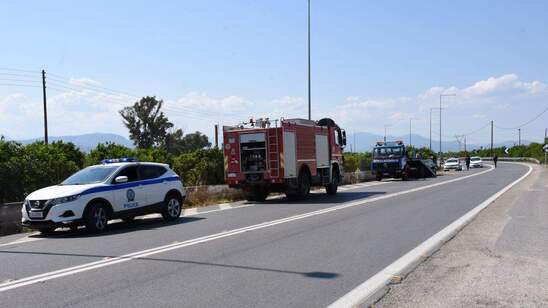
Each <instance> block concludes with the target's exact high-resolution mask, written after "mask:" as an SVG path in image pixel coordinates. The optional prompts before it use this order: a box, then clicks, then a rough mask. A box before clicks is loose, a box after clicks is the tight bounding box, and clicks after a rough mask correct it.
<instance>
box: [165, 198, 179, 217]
mask: <svg viewBox="0 0 548 308" xmlns="http://www.w3.org/2000/svg"><path fill="white" fill-rule="evenodd" d="M164 203H165V204H164V209H163V210H162V217H163V218H164V220H167V221H173V220H176V219H178V218H179V216H181V210H182V204H181V203H182V202H181V200H180V198H179V197H177V196H176V195H169V196H167V198H166V200H165V201H164Z"/></svg>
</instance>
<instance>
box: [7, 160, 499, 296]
mask: <svg viewBox="0 0 548 308" xmlns="http://www.w3.org/2000/svg"><path fill="white" fill-rule="evenodd" d="M490 171H493V168H490V169H488V170H485V171H482V172H479V173H475V174H471V175H468V176H463V177H458V178H455V179H451V180H447V181H443V182H438V183H433V184H430V185H426V186H421V187H416V188H412V189H408V190H405V191H400V192H395V193H391V194H387V195H382V196H378V197H373V198H370V199H368V198H363V199H360V200H355V201H351V202H347V203H343V204H341V205H338V206H333V207H329V208H325V209H321V210H316V211H312V212H308V213H303V214H298V215H293V216H289V217H286V218H281V219H276V220H272V221H268V222H264V223H260V224H256V225H251V226H248V227H243V228H238V229H233V230H229V231H224V232H220V233H216V234H212V235H206V236H203V237H199V238H195V239H191V240H186V241H183V242H181V243H175V244H169V245H164V246H159V247H155V248H151V249H147V250H142V251H137V252H133V253H130V254H126V255H122V256H119V257H114V258H112V259H109V260H100V261H95V262H90V263H85V264H81V265H77V266H73V267H69V268H65V269H60V270H56V271H52V272H47V273H43V274H39V275H34V276H30V277H25V278H21V279H18V280H14V281H12V282H7V283H0V292H5V291H8V290H12V289H16V288H20V287H23V286H27V285H31V284H35V283H41V282H45V281H48V280H52V279H56V278H60V277H65V276H69V275H74V274H77V273H81V272H86V271H90V270H93V269H98V268H102V267H106V266H110V265H114V264H119V263H123V262H127V261H131V260H137V259H139V258H144V257H148V256H151V255H155V254H159V253H163V252H166V251H171V250H175V249H180V248H183V247H188V246H193V245H196V244H200V243H205V242H209V241H213V240H217V239H221V238H226V237H230V236H234V235H238V234H242V233H244V232H249V231H254V230H260V229H264V228H269V227H272V226H276V225H279V224H283V223H288V222H292V221H297V220H301V219H305V218H308V217H312V216H317V215H323V214H327V213H331V212H334V211H338V210H342V209H347V208H351V207H355V206H359V205H364V204H368V203H372V202H376V201H379V200H385V199H388V198H393V197H396V196H401V195H404V194H409V193H413V192H417V191H421V190H425V189H429V188H432V187H437V186H441V185H445V184H449V183H453V182H457V181H462V180H464V179H467V178H470V177H474V176H478V175H481V174H484V173H487V172H490Z"/></svg>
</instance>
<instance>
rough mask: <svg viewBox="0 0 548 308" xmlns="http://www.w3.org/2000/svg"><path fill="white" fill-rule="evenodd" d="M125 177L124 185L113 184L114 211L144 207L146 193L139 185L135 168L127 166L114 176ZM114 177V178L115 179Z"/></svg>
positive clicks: (134, 166)
mask: <svg viewBox="0 0 548 308" xmlns="http://www.w3.org/2000/svg"><path fill="white" fill-rule="evenodd" d="M118 176H127V182H126V183H119V184H113V186H114V187H115V190H114V200H115V202H116V205H115V209H114V211H116V212H119V211H124V210H131V209H135V208H138V207H142V206H145V205H146V193H145V190H144V187H143V186H142V185H140V184H139V174H138V172H137V166H136V165H132V166H127V167H124V169H122V170H120V172H119V173H118V174H117V175H116V177H118ZM116 177H115V178H116Z"/></svg>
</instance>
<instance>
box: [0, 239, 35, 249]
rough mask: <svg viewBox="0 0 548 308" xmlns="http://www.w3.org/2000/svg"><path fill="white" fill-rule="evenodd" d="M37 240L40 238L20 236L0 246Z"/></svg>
mask: <svg viewBox="0 0 548 308" xmlns="http://www.w3.org/2000/svg"><path fill="white" fill-rule="evenodd" d="M38 240H41V238H33V237H28V236H25V237H23V238H20V239H18V240H15V241H13V242H9V243H4V244H0V247H4V246H10V245H17V244H23V243H30V242H35V241H38Z"/></svg>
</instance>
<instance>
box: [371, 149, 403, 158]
mask: <svg viewBox="0 0 548 308" xmlns="http://www.w3.org/2000/svg"><path fill="white" fill-rule="evenodd" d="M374 153H375V157H377V156H390V155H394V156H400V155H401V154H402V148H401V147H380V148H376V149H375V152H374Z"/></svg>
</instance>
